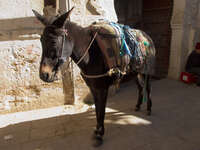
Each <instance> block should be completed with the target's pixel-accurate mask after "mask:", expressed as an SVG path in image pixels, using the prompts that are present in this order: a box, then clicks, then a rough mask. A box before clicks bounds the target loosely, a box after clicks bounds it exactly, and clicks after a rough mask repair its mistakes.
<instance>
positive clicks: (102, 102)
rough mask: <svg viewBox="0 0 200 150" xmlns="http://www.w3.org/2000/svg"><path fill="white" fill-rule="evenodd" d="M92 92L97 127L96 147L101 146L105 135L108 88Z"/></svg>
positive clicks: (95, 135)
mask: <svg viewBox="0 0 200 150" xmlns="http://www.w3.org/2000/svg"><path fill="white" fill-rule="evenodd" d="M91 92H92V94H93V97H94V101H95V110H96V119H97V126H96V129H95V131H94V139H95V143H94V146H100V145H101V144H102V143H103V135H104V118H105V107H106V101H107V95H108V88H101V89H96V88H95V89H91Z"/></svg>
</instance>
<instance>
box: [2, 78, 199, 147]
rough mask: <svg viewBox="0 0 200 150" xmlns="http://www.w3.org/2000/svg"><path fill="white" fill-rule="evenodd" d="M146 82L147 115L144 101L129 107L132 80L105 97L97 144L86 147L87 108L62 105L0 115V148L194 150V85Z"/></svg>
mask: <svg viewBox="0 0 200 150" xmlns="http://www.w3.org/2000/svg"><path fill="white" fill-rule="evenodd" d="M152 85H153V91H152V98H153V112H152V116H146V115H145V110H146V105H144V106H143V108H142V110H141V112H134V105H135V104H136V99H137V92H136V91H137V90H136V85H135V83H134V82H132V81H131V82H129V83H125V84H124V85H122V87H121V89H120V92H119V93H118V94H117V95H115V96H113V97H112V98H109V100H108V105H107V114H106V120H105V127H106V133H105V142H104V144H103V145H102V146H101V147H99V148H94V147H92V139H91V135H92V132H93V127H94V126H95V124H96V120H95V113H94V109H93V107H91V108H89V107H87V106H84V107H81V106H80V108H79V106H76V107H73V106H63V107H56V108H51V109H43V110H37V111H29V112H22V113H15V114H8V115H1V116H0V150H92V149H100V150H101V149H102V150H112V149H113V150H123V149H124V150H135V149H138V150H200V101H199V100H200V87H197V86H195V85H186V84H184V83H181V82H179V81H174V80H169V79H163V80H159V81H153V82H152ZM88 108H89V109H88ZM86 110H88V111H86Z"/></svg>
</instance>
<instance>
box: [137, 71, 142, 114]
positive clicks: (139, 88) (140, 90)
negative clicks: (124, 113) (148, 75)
mask: <svg viewBox="0 0 200 150" xmlns="http://www.w3.org/2000/svg"><path fill="white" fill-rule="evenodd" d="M136 83H137V87H138V100H137V104H136V107H135V111H139V110H140V106H141V104H142V98H143V86H144V78H143V75H142V74H140V73H138V74H137V79H136Z"/></svg>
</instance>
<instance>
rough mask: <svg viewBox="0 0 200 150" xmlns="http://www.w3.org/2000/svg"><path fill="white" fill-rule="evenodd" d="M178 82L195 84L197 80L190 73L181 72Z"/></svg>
mask: <svg viewBox="0 0 200 150" xmlns="http://www.w3.org/2000/svg"><path fill="white" fill-rule="evenodd" d="M180 80H181V81H183V82H185V83H195V82H196V80H197V78H196V77H195V76H194V75H193V74H191V73H188V72H182V73H181V76H180Z"/></svg>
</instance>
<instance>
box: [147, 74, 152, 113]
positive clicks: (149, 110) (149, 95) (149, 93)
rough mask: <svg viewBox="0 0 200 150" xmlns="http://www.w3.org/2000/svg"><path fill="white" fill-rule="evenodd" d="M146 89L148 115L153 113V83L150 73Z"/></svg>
mask: <svg viewBox="0 0 200 150" xmlns="http://www.w3.org/2000/svg"><path fill="white" fill-rule="evenodd" d="M146 91H147V115H151V107H152V101H151V83H150V76H149V75H147V87H146Z"/></svg>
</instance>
